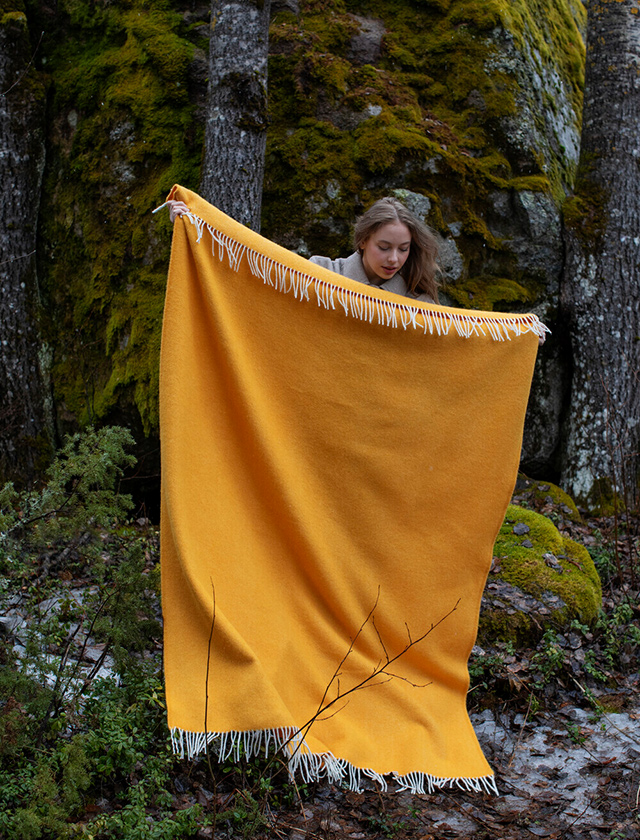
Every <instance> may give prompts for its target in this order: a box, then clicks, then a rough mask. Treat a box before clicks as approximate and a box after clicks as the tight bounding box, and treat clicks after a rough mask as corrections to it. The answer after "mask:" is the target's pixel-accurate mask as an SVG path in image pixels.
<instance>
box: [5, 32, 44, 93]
mask: <svg viewBox="0 0 640 840" xmlns="http://www.w3.org/2000/svg"><path fill="white" fill-rule="evenodd" d="M43 37H44V29H43V30H42V32H41V33H40V38H39V39H38V43H37V44H36V48H35V50H34V51H33V55H32V56H31V58H30V59H29V63H28V64H27V66H26V67H25V68H24V71H23V73H22V75H21V76H19V77H18V78H17V79H16V80H15V82H14V83H13V84H12V85H11V87H8V88H7V89H6V90H5V91H3V92H2V93H0V96H6V95H7V94H8V93H11V91H12V90H13V89H14V87H15V86H16V85H19V84H20V82H21V81H22V80H23V79H24V77H25V76H26V75H27V73H28V72H29V68H30V67H31V65H32V64H33V60H34V59H35V57H36V53H37V52H38V50H39V49H40V44H41V42H42V38H43Z"/></svg>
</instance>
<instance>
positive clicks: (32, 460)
mask: <svg viewBox="0 0 640 840" xmlns="http://www.w3.org/2000/svg"><path fill="white" fill-rule="evenodd" d="M13 7H14V11H9V12H6V10H4V9H3V11H5V14H4V16H3V18H2V22H0V94H1V95H0V148H1V149H2V154H1V155H0V188H1V191H2V192H1V197H0V230H2V237H1V239H0V242H1V244H0V287H1V289H2V294H1V295H0V479H1V480H7V479H13V480H17V481H18V482H19V483H23V482H29V481H30V480H31V479H32V478H33V477H34V476H35V475H36V474H37V473H38V471H39V470H41V469H42V468H43V466H45V465H46V464H47V463H48V455H49V452H50V445H51V424H50V405H49V403H50V399H49V400H48V399H47V394H46V388H45V386H44V381H43V379H44V377H43V371H44V370H45V368H46V364H45V363H44V357H45V353H44V348H43V345H42V343H41V341H40V338H39V331H38V315H39V297H38V289H37V277H36V256H35V251H36V221H37V218H38V208H39V204H40V186H41V181H42V171H43V167H44V118H45V91H44V86H43V84H42V82H41V81H40V80H39V79H38V75H37V73H36V71H35V70H34V68H33V66H32V63H31V57H32V54H33V49H32V45H31V41H30V37H29V31H28V28H27V19H26V16H25V15H24V13H23V8H22V4H21V3H19V2H16V3H15V4H13ZM45 375H46V374H45Z"/></svg>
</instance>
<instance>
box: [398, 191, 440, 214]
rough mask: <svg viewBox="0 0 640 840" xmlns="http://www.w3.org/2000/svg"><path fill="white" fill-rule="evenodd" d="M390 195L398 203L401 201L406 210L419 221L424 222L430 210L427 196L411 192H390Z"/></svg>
mask: <svg viewBox="0 0 640 840" xmlns="http://www.w3.org/2000/svg"><path fill="white" fill-rule="evenodd" d="M391 194H392V195H393V196H394V197H395V198H397V199H398V201H401V202H402V203H403V204H404V206H405V207H406V208H407V209H408V210H411V212H412V213H413V215H414V216H417V218H418V219H420V221H422V222H424V221H426V219H427V216H428V215H429V212H430V210H431V201H430V199H429V198H428V196H426V195H422V193H417V192H412V191H411V190H392V193H391Z"/></svg>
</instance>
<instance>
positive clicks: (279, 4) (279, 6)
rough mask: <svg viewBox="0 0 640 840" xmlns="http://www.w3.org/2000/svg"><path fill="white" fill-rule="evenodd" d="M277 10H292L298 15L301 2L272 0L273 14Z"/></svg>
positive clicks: (296, 0)
mask: <svg viewBox="0 0 640 840" xmlns="http://www.w3.org/2000/svg"><path fill="white" fill-rule="evenodd" d="M276 12H291V13H292V14H294V15H296V16H298V15H299V14H300V3H298V0H271V14H273V15H274V14H276Z"/></svg>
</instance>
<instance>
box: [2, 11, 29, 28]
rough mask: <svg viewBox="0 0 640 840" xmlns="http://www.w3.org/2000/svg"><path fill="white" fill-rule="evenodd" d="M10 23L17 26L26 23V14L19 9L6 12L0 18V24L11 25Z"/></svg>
mask: <svg viewBox="0 0 640 840" xmlns="http://www.w3.org/2000/svg"><path fill="white" fill-rule="evenodd" d="M12 24H18V26H24V27H26V25H27V16H26V15H25V13H24V12H20V11H13V12H6V13H5V14H4V15H2V17H1V18H0V26H11V25H12Z"/></svg>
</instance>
